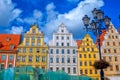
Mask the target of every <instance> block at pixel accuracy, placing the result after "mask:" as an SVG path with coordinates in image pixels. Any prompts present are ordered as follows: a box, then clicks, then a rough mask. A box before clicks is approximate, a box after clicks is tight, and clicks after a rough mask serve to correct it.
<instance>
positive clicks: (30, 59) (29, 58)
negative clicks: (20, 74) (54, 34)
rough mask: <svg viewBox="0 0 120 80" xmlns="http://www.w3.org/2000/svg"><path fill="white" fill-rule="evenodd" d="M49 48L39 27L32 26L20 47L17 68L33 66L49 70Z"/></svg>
mask: <svg viewBox="0 0 120 80" xmlns="http://www.w3.org/2000/svg"><path fill="white" fill-rule="evenodd" d="M47 54H48V47H47V45H46V44H45V42H44V34H43V33H42V32H41V31H39V29H38V26H36V25H32V26H31V27H30V30H29V31H27V33H25V34H24V40H23V41H22V43H21V44H20V45H19V46H18V53H17V62H16V66H32V67H35V68H36V67H38V68H42V69H45V70H46V69H47Z"/></svg>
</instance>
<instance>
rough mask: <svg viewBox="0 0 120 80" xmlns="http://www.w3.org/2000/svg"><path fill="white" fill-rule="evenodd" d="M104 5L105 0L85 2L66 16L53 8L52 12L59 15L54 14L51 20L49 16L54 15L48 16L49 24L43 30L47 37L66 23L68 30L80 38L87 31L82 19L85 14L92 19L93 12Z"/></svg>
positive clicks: (85, 0)
mask: <svg viewBox="0 0 120 80" xmlns="http://www.w3.org/2000/svg"><path fill="white" fill-rule="evenodd" d="M49 5H50V4H48V6H49ZM52 5H53V4H52ZM103 5H104V2H103V0H84V1H81V2H79V4H78V6H77V7H76V8H74V9H72V10H70V11H69V12H68V13H64V14H59V13H58V12H56V11H55V10H54V8H52V12H53V13H57V15H56V14H54V18H53V19H51V18H50V19H49V16H51V15H53V14H49V16H48V19H49V21H48V22H47V24H46V26H45V29H43V30H44V32H45V34H46V35H47V36H48V35H52V32H53V31H56V30H57V27H58V26H59V25H60V24H61V23H62V22H63V23H65V25H66V26H67V28H68V29H69V30H70V31H72V32H73V33H74V36H75V37H78V36H80V35H82V34H83V33H85V31H84V30H83V28H84V26H83V23H82V17H83V16H84V15H85V14H87V15H89V16H90V17H92V13H91V11H92V10H93V9H94V8H101V7H102V6H103ZM47 13H48V11H47ZM78 33H79V34H78Z"/></svg>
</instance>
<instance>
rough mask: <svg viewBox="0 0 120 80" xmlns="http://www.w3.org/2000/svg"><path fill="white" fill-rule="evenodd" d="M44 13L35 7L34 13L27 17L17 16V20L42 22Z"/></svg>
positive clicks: (29, 22) (30, 22)
mask: <svg viewBox="0 0 120 80" xmlns="http://www.w3.org/2000/svg"><path fill="white" fill-rule="evenodd" d="M42 15H43V14H42V12H41V11H39V10H36V9H35V10H34V11H33V13H32V16H30V17H25V18H17V21H18V22H21V23H28V24H34V23H37V24H41V19H42Z"/></svg>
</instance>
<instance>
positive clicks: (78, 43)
mask: <svg viewBox="0 0 120 80" xmlns="http://www.w3.org/2000/svg"><path fill="white" fill-rule="evenodd" d="M76 42H77V47H78V48H79V47H80V45H81V43H82V41H81V40H76Z"/></svg>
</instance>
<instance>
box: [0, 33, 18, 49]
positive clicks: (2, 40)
mask: <svg viewBox="0 0 120 80" xmlns="http://www.w3.org/2000/svg"><path fill="white" fill-rule="evenodd" d="M19 43H20V35H18V34H0V50H10V45H14V48H13V50H16V49H17V46H18V45H19Z"/></svg>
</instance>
